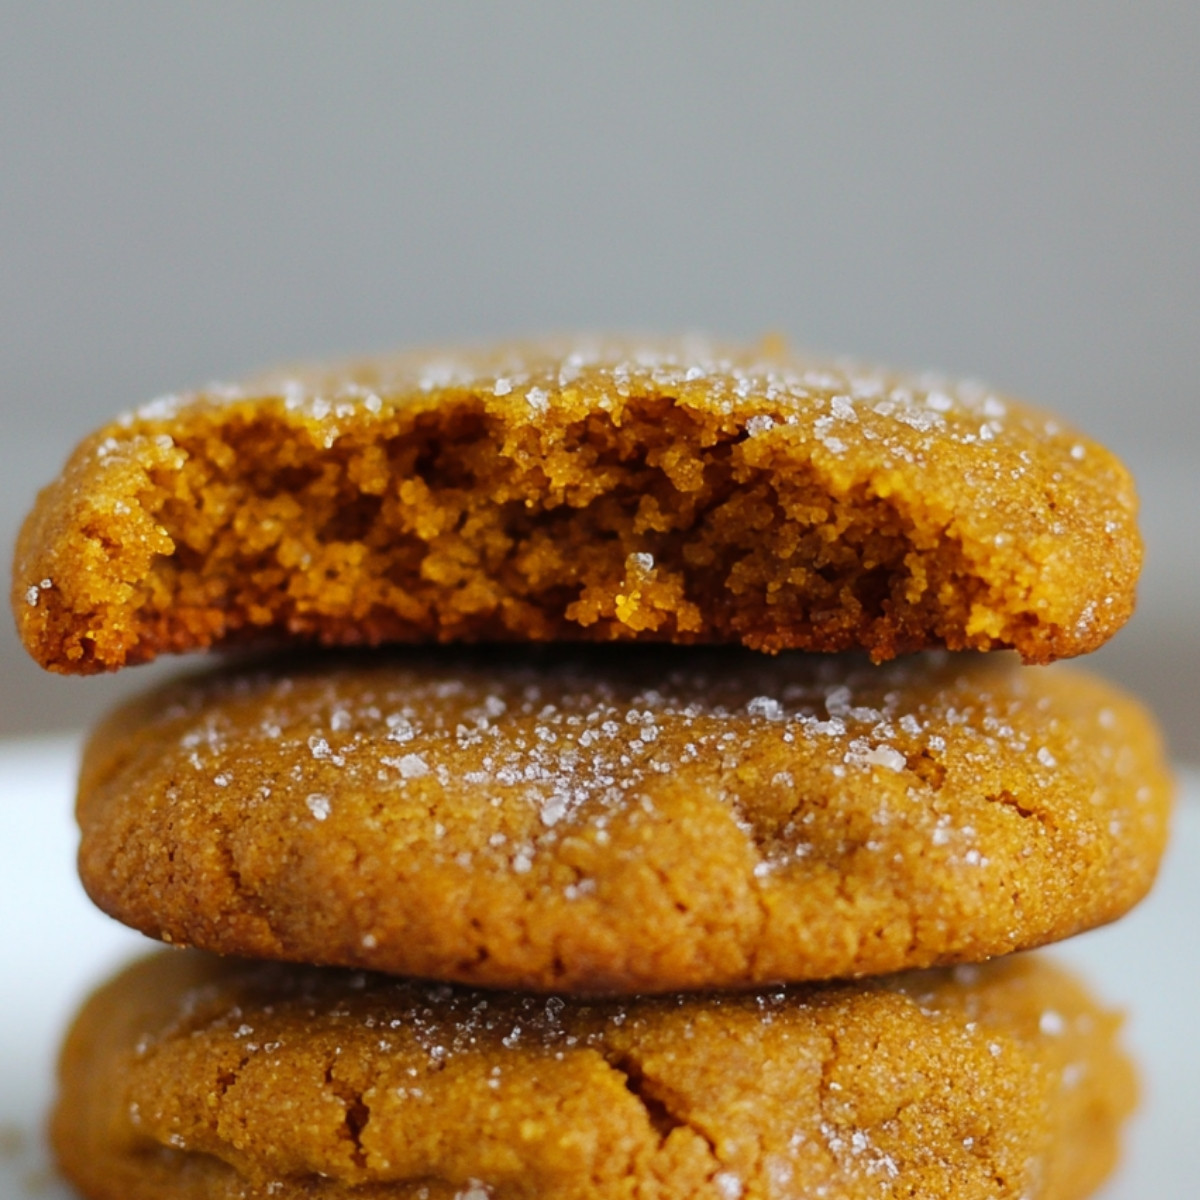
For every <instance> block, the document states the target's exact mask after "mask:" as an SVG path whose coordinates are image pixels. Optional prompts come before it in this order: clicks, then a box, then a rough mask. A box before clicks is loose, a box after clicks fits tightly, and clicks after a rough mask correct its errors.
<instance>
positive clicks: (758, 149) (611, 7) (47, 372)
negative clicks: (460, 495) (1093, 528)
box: [0, 0, 1200, 758]
mask: <svg viewBox="0 0 1200 1200" xmlns="http://www.w3.org/2000/svg"><path fill="white" fill-rule="evenodd" d="M1198 61H1200V5H1197V4H1194V3H1185V2H1182V0H1180V2H1173V3H1152V2H1146V0H1141V2H1139V3H1137V4H1132V3H1128V2H1127V0H1126V2H1123V3H1103V2H1099V0H1090V2H1083V0H1080V2H1078V3H1049V4H1047V3H1024V2H1019V3H1010V4H1005V5H963V4H955V3H950V2H944V3H931V2H914V3H906V4H902V5H897V4H890V3H838V4H833V3H826V4H820V5H818V4H808V3H797V2H792V3H777V4H776V3H741V4H732V3H730V4H724V5H715V4H705V5H698V4H685V3H656V2H652V0H641V2H638V3H633V2H629V3H605V4H599V3H578V4H557V3H550V2H532V0H526V2H516V3H503V4H501V3H486V2H480V3H465V2H463V3H453V2H447V3H439V4H429V3H421V4H417V3H412V4H406V3H386V4H385V3H376V4H372V3H352V4H345V5H334V4H318V3H307V2H292V3H271V2H265V0H255V3H252V4H246V3H244V2H242V0H238V2H237V3H232V2H226V3H221V2H212V0H210V2H208V3H204V4H199V3H194V4H162V3H158V2H144V3H133V2H124V3H118V2H112V0H110V2H109V3H105V4H94V3H89V4H85V3H59V2H54V0H40V2H39V3H36V4H34V3H28V2H27V0H0V463H2V470H0V540H3V542H4V543H5V545H6V546H7V547H11V541H12V536H13V533H14V531H15V526H16V524H17V522H18V521H19V519H20V517H21V515H22V514H23V512H24V511H25V510H26V508H27V507H28V505H29V503H30V502H31V500H32V497H33V494H34V491H35V489H36V487H37V486H39V485H40V484H42V483H44V482H45V481H47V480H48V479H49V478H50V477H51V475H53V474H54V473H55V471H56V470H57V468H58V466H59V464H60V463H61V461H62V460H63V458H64V457H65V456H66V454H67V452H68V450H69V449H70V447H71V446H72V444H73V443H74V442H75V441H76V440H77V439H78V438H79V437H80V436H81V435H82V434H83V433H84V432H85V431H86V430H88V429H89V428H90V427H91V426H93V425H95V424H96V423H98V422H100V421H102V420H103V419H105V418H106V417H107V416H109V415H111V414H113V413H115V412H116V411H118V410H120V409H122V408H125V407H127V406H128V405H130V404H132V403H135V402H139V401H142V400H146V399H148V398H150V397H152V396H154V395H156V394H158V393H160V392H163V391H169V390H174V389H177V388H181V387H185V386H188V385H191V384H196V383H202V382H204V381H206V380H210V379H213V378H221V377H229V376H235V375H237V374H238V373H240V372H243V371H245V370H247V369H250V368H254V367H258V366H261V365H264V364H269V363H272V362H276V361H279V360H286V359H289V358H293V357H297V356H299V357H314V356H317V355H324V354H333V353H343V352H347V351H359V350H370V349H375V348H383V347H389V346H397V345H403V344H413V343H421V342H426V341H431V340H455V339H461V338H480V337H490V336H493V335H502V334H507V333H511V332H533V331H542V330H547V329H572V328H578V327H599V328H605V329H607V328H642V329H660V328H661V329H667V330H678V329H691V328H696V329H704V330H708V331H711V332H715V333H719V334H726V335H735V336H739V335H756V334H759V333H761V332H762V331H764V330H777V331H781V332H784V333H786V334H787V335H788V336H789V338H790V340H791V341H792V342H793V343H795V344H799V345H801V346H807V347H811V348H814V349H817V350H822V351H830V352H847V353H852V354H854V355H857V356H859V357H864V358H875V359H880V360H884V361H887V362H892V363H896V364H900V365H909V366H917V367H925V366H932V367H939V368H943V369H946V370H949V371H953V372H961V373H966V374H970V375H975V376H979V377H983V378H986V379H987V380H989V381H990V382H991V383H993V384H994V385H996V386H998V387H1000V388H1003V389H1006V390H1009V391H1011V392H1015V393H1018V394H1021V395H1024V396H1026V397H1028V398H1031V399H1034V400H1036V401H1037V402H1039V403H1042V404H1044V405H1046V406H1048V407H1051V408H1054V409H1058V410H1060V411H1061V412H1062V413H1064V414H1066V415H1067V416H1068V417H1069V418H1071V419H1072V420H1073V421H1074V422H1076V423H1077V424H1079V425H1081V426H1083V427H1084V428H1085V429H1087V430H1088V432H1090V433H1092V434H1093V435H1095V436H1097V437H1099V438H1100V439H1101V440H1103V441H1106V442H1107V443H1109V444H1110V445H1111V446H1113V447H1114V448H1116V449H1118V450H1119V451H1120V452H1122V453H1123V455H1124V456H1125V457H1126V459H1127V460H1128V461H1129V462H1130V463H1131V465H1132V466H1133V468H1134V470H1135V472H1136V473H1137V475H1138V476H1139V479H1140V483H1141V488H1142V492H1143V498H1144V506H1145V520H1144V525H1145V530H1146V534H1147V538H1148V542H1149V558H1148V562H1147V567H1146V574H1145V577H1144V584H1143V588H1142V593H1141V607H1140V611H1139V613H1138V615H1137V617H1136V618H1135V620H1134V622H1133V623H1132V624H1131V625H1130V626H1129V627H1128V628H1127V630H1126V631H1125V632H1123V633H1122V634H1121V635H1120V637H1119V638H1118V639H1117V640H1116V641H1115V642H1114V643H1113V644H1112V646H1111V647H1109V648H1107V649H1106V650H1104V651H1102V652H1101V654H1100V655H1099V656H1098V657H1097V658H1096V659H1094V660H1093V662H1095V663H1097V664H1098V665H1100V666H1101V667H1102V668H1103V669H1105V670H1106V671H1108V672H1109V673H1110V674H1112V675H1114V676H1116V677H1118V678H1121V679H1124V680H1125V681H1126V682H1127V683H1129V684H1130V685H1131V686H1133V687H1135V688H1137V689H1138V690H1139V691H1140V692H1142V693H1143V694H1144V695H1145V696H1147V697H1148V698H1149V699H1150V700H1151V702H1152V703H1153V704H1154V705H1155V706H1156V707H1157V708H1158V710H1159V712H1160V714H1161V715H1162V717H1163V718H1164V720H1165V723H1166V725H1167V726H1168V728H1169V730H1170V734H1171V737H1172V739H1173V742H1174V745H1175V748H1176V750H1177V752H1178V753H1180V754H1182V755H1185V756H1191V757H1193V758H1198V757H1200V720H1198V718H1200V703H1198V701H1197V698H1196V690H1197V689H1196V682H1195V681H1196V680H1197V678H1198V677H1200V621H1198V619H1197V616H1198V612H1197V600H1196V597H1197V595H1198V594H1200V552H1198V550H1197V543H1198V541H1200V538H1198V536H1197V519H1198V518H1200V504H1198V503H1197V500H1196V498H1195V493H1196V486H1195V483H1194V479H1195V475H1196V472H1197V467H1198V465H1200V406H1197V405H1196V404H1195V403H1193V393H1194V390H1195V388H1196V386H1197V382H1198V381H1200V236H1198V234H1200V70H1198V69H1197V62H1198ZM0 637H2V640H0V733H18V732H21V733H24V732H32V731H37V730H50V729H59V728H64V727H70V726H73V725H76V724H79V723H82V722H84V721H86V720H88V719H90V718H91V717H92V716H94V715H95V714H96V713H97V712H98V711H99V710H100V709H101V708H103V706H104V705H105V704H106V703H108V701H109V699H110V698H111V697H112V696H113V695H114V694H116V693H118V692H121V691H127V690H128V689H129V688H130V687H131V686H132V687H139V686H142V685H143V684H144V683H145V682H146V681H147V680H148V679H150V678H152V677H154V675H155V674H157V673H161V670H162V669H163V668H161V667H159V666H156V667H153V668H145V669H142V670H138V671H130V672H126V673H124V674H123V675H121V676H118V677H115V678H111V679H103V680H86V681H82V682H81V681H70V680H66V681H64V680H60V679H56V678H53V677H50V676H46V675H43V674H42V673H41V672H39V671H38V670H37V669H36V668H35V667H34V666H33V665H32V664H31V663H29V662H27V661H26V660H25V658H24V656H23V653H22V652H21V651H20V649H19V648H18V646H17V644H16V639H15V637H14V635H13V633H12V631H11V627H10V622H9V621H8V620H7V619H6V620H5V621H4V622H3V633H2V635H0Z"/></svg>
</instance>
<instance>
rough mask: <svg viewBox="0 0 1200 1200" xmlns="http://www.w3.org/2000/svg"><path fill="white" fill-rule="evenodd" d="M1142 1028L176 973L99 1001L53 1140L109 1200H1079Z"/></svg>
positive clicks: (219, 969)
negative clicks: (1126, 1043)
mask: <svg viewBox="0 0 1200 1200" xmlns="http://www.w3.org/2000/svg"><path fill="white" fill-rule="evenodd" d="M1118 1023H1119V1022H1118V1020H1117V1018H1116V1017H1114V1016H1113V1014H1111V1013H1109V1012H1106V1011H1104V1010H1103V1009H1101V1008H1100V1007H1098V1006H1097V1005H1096V1003H1095V1002H1094V1001H1093V1000H1092V999H1091V998H1090V997H1089V996H1088V995H1087V993H1086V992H1085V991H1084V989H1083V988H1082V987H1080V985H1079V984H1078V983H1076V982H1075V981H1074V980H1073V979H1072V978H1071V977H1070V976H1069V975H1067V974H1066V973H1065V972H1063V971H1061V970H1060V969H1058V968H1056V967H1054V966H1052V965H1049V964H1048V963H1045V962H1041V961H1038V960H1036V959H1028V958H1020V959H1018V960H1011V959H1010V960H1006V961H1004V962H1000V963H994V964H991V965H989V966H987V967H983V968H975V967H959V968H956V969H955V970H954V971H951V972H927V973H919V974H912V975H906V976H900V977H892V978H889V979H887V980H885V981H879V982H872V983H869V984H857V985H842V986H836V987H835V986H824V987H823V986H820V985H816V986H813V985H810V986H808V987H795V988H792V989H776V990H770V991H765V992H758V993H741V994H736V995H724V996H721V995H711V996H697V995H690V996H681V995H675V996H665V997H659V998H647V997H642V998H633V999H621V1000H610V1001H604V1002H592V1003H584V1002H581V1001H579V1000H578V999H573V998H570V997H559V996H551V997H545V996H539V997H531V996H521V995H517V994H513V993H483V992H469V991H460V990H457V989H453V988H450V987H447V986H437V985H423V984H418V983H411V982H407V981H397V980H390V979H388V978H386V977H381V976H369V975H365V974H352V973H349V972H343V971H332V970H327V969H320V968H311V967H295V966H290V965H289V966H280V965H277V964H275V965H264V964H258V963H250V962H242V961H238V960H229V959H226V960H220V959H216V958H213V957H210V956H207V955H203V954H200V953H199V952H196V951H187V952H182V953H162V954H159V955H157V956H154V957H152V958H150V959H148V960H144V961H143V962H141V963H139V964H137V965H135V966H134V967H132V968H131V969H128V970H127V971H125V972H124V973H123V974H122V975H121V976H119V977H118V978H117V979H116V980H115V981H114V982H112V983H110V984H108V985H107V986H106V987H105V988H103V989H102V990H101V991H100V992H98V993H97V994H96V996H94V997H93V998H92V1000H91V1001H90V1002H89V1003H88V1005H87V1006H86V1008H85V1009H84V1011H83V1013H82V1014H81V1015H80V1017H79V1018H78V1020H77V1022H76V1024H75V1026H74V1028H73V1029H72V1031H71V1033H70V1035H69V1036H68V1039H67V1043H66V1046H65V1049H64V1052H63V1055H62V1060H61V1064H60V1072H59V1074H60V1083H61V1087H60V1096H59V1101H58V1106H57V1109H56V1112H55V1115H54V1120H53V1140H54V1144H55V1147H56V1150H57V1154H58V1157H59V1160H60V1164H61V1166H62V1168H63V1170H64V1172H65V1173H66V1175H67V1176H68V1178H69V1179H70V1180H71V1181H72V1182H73V1183H75V1184H76V1185H77V1186H78V1187H79V1188H80V1190H81V1191H82V1192H83V1194H84V1195H85V1196H86V1197H88V1198H89V1200H233V1198H234V1197H238V1198H239V1200H241V1198H244V1200H266V1198H268V1197H274V1198H276V1200H296V1198H298V1197H304V1198H306V1200H318V1198H319V1200H340V1198H342V1197H346V1198H349V1197H356V1198H357V1197H366V1198H368V1200H385V1198H386V1200H401V1198H403V1200H585V1198H586V1200H607V1198H609V1197H620V1198H621V1200H650V1198H653V1200H677V1198H678V1200H685V1198H686V1200H779V1198H782V1197H799V1196H803V1197H829V1198H831V1200H834V1198H836V1200H900V1198H901V1197H920V1198H921V1200H1076V1198H1080V1197H1083V1196H1086V1195H1088V1194H1089V1193H1090V1192H1091V1191H1092V1190H1093V1189H1094V1188H1095V1187H1096V1186H1097V1185H1098V1184H1099V1183H1100V1181H1101V1180H1102V1179H1103V1178H1104V1177H1105V1176H1106V1175H1107V1174H1108V1173H1109V1171H1110V1170H1111V1169H1112V1166H1113V1163H1114V1160H1115V1158H1116V1153H1117V1135H1118V1131H1119V1128H1120V1125H1121V1122H1122V1120H1123V1119H1124V1118H1125V1116H1126V1115H1127V1114H1128V1113H1129V1111H1130V1110H1131V1109H1132V1107H1133V1104H1134V1099H1135V1090H1136V1085H1135V1080H1134V1076H1133V1071H1132V1069H1131V1067H1130V1065H1129V1063H1128V1061H1127V1060H1126V1058H1125V1057H1124V1055H1123V1054H1122V1053H1121V1051H1120V1049H1119V1047H1118V1045H1117V1042H1116V1032H1117V1026H1118Z"/></svg>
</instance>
